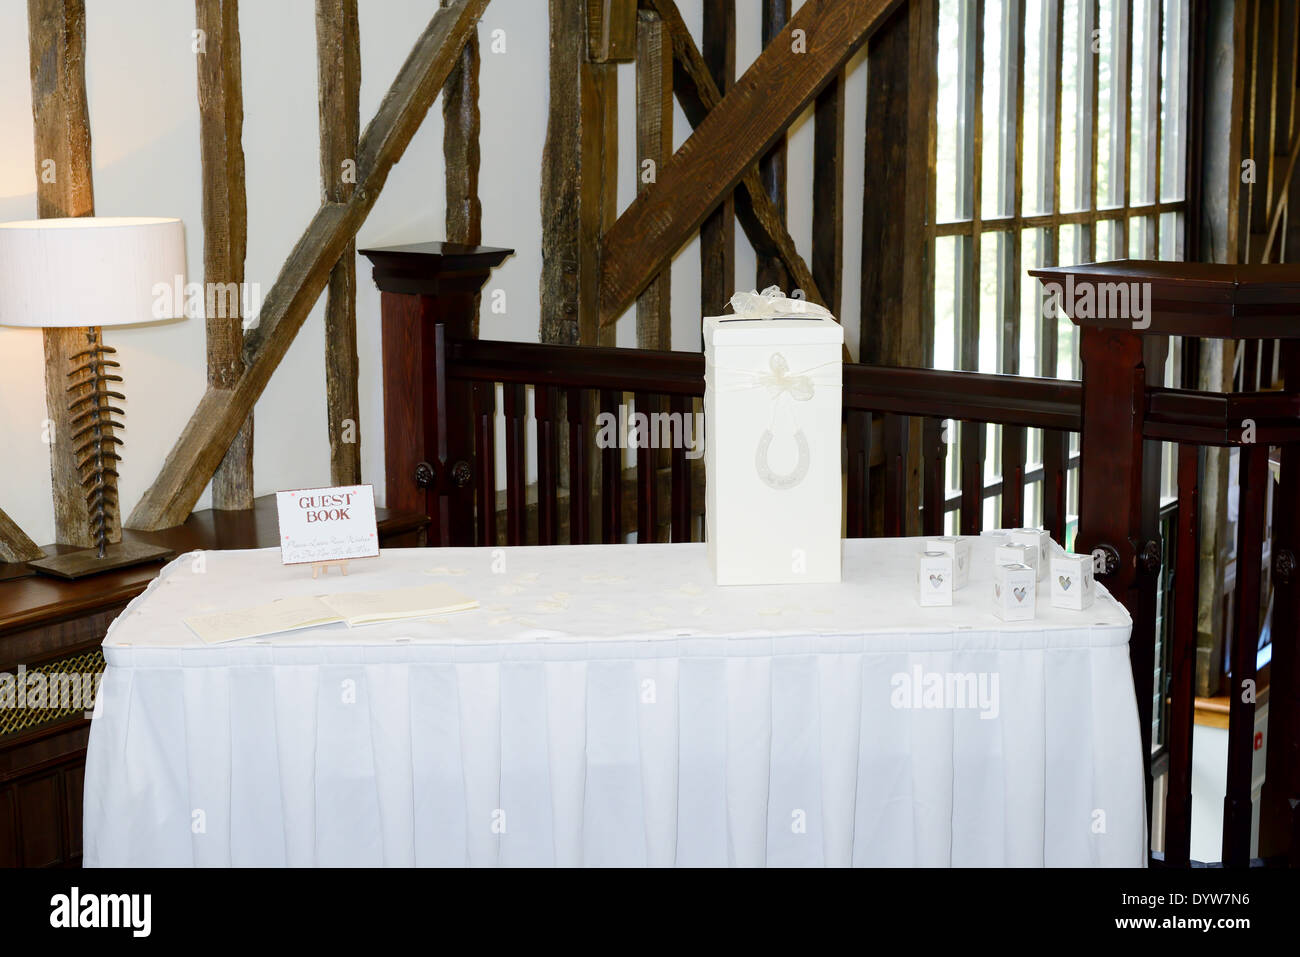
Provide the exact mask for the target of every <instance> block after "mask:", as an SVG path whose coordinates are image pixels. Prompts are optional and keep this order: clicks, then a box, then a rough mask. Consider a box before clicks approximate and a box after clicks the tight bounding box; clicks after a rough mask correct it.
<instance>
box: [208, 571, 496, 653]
mask: <svg viewBox="0 0 1300 957" xmlns="http://www.w3.org/2000/svg"><path fill="white" fill-rule="evenodd" d="M477 607H478V602H477V601H475V600H474V599H473V598H470V597H469V596H468V595H463V594H461V593H460V592H458V591H456V589H454V588H452V587H450V586H448V585H443V584H440V583H435V584H431V585H419V586H417V587H415V588H393V589H389V590H386V591H354V592H342V593H340V594H335V595H319V596H310V595H308V596H302V597H296V598H282V599H280V600H279V601H273V602H271V603H269V604H266V605H254V606H253V607H251V608H236V609H234V610H232V611H223V612H219V613H218V614H215V615H200V616H198V617H195V618H186V619H185V624H187V625H188V626H189V627H190V630H191V631H193V632H194V634H196V635H198V636H199V638H200V639H201V640H202V641H204V642H206V643H207V644H210V645H211V644H219V643H221V642H223V641H238V640H240V639H241V638H261V637H264V636H266V635H276V634H280V633H282V632H286V631H298V630H300V629H302V628H315V627H317V626H319V625H332V624H336V623H338V622H344V623H345V624H347V625H348V626H349V627H353V626H356V625H371V624H375V623H377V622H382V621H403V620H406V619H413V618H430V617H432V616H434V615H445V614H449V613H451V612H456V611H468V610H470V609H471V608H477Z"/></svg>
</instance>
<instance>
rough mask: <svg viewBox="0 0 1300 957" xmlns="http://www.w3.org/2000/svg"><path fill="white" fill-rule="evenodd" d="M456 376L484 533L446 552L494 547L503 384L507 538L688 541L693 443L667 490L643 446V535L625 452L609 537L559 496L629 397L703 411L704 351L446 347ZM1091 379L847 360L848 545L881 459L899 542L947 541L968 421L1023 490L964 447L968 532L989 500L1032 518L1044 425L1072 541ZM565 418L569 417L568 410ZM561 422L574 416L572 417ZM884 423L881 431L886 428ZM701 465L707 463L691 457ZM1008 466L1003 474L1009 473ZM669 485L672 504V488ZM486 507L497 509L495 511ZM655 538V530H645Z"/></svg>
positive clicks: (609, 508)
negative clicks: (1032, 432) (1075, 450)
mask: <svg viewBox="0 0 1300 957" xmlns="http://www.w3.org/2000/svg"><path fill="white" fill-rule="evenodd" d="M446 370H447V376H448V378H449V379H450V380H454V381H459V382H467V383H471V384H472V387H471V388H472V393H473V396H474V413H473V414H474V421H475V432H476V437H477V438H476V442H475V457H476V461H475V462H474V465H473V467H472V471H473V473H474V474H475V475H476V476H477V477H478V478H477V484H476V494H475V514H476V528H475V534H474V537H473V540H472V541H470V540H469V539H468V538H465V539H459V538H456V537H455V536H453V535H452V534H451V531H450V530H448V534H447V536H446V538H445V542H446V544H485V543H495V542H496V541H497V533H496V528H495V523H496V521H497V517H498V516H497V509H496V508H495V503H496V500H497V494H496V487H495V486H496V447H495V439H494V433H493V431H492V423H493V422H494V421H495V418H494V417H495V414H496V411H497V409H496V387H497V386H498V385H500V386H501V388H502V395H503V403H502V405H503V408H502V409H501V411H502V413H503V416H504V420H505V451H506V466H505V475H506V509H505V511H506V525H507V532H506V538H505V540H506V542H507V543H509V544H520V543H523V542H525V541H536V542H538V543H539V544H555V543H557V542H560V541H569V542H588V541H594V540H597V539H598V540H600V541H605V542H614V541H621V540H622V539H623V536H624V534H625V533H628V532H632V531H636V530H640V529H644V528H655V527H657V526H658V516H661V515H670V516H671V517H672V519H671V523H670V525H671V539H672V540H673V541H689V540H690V539H691V538H692V537H693V534H695V533H697V531H698V530H696V531H695V532H693V529H694V526H695V523H692V522H691V521H690V515H691V500H690V495H689V492H690V489H691V487H692V479H691V470H692V461H691V460H690V459H689V458H687V455H686V450H685V449H684V448H673V449H670V450H667V457H668V458H669V460H670V464H669V466H668V468H669V474H670V477H671V481H670V482H669V483H668V484H667V487H666V489H661V484H662V483H661V482H660V481H659V479H658V475H659V472H660V465H659V460H660V457H659V456H658V455H656V454H655V453H656V450H655V449H650V448H647V449H638V450H637V452H638V454H637V467H636V469H635V473H636V479H635V482H636V486H635V488H636V491H635V495H636V502H637V516H638V521H637V524H636V528H624V527H623V524H622V522H621V520H620V519H621V516H622V514H623V508H622V501H621V496H622V495H623V488H622V482H621V481H620V480H618V479H617V478H616V477H621V475H622V474H623V469H622V450H621V449H617V448H608V449H602V450H599V454H600V456H601V458H602V461H601V475H602V484H601V492H600V495H599V496H597V497H596V498H597V500H598V505H597V506H596V507H597V508H598V509H599V511H600V532H599V534H597V533H596V530H595V527H594V524H593V522H592V521H591V517H590V514H589V509H590V508H591V507H592V506H591V504H590V502H589V501H588V496H573V495H569V496H568V507H569V509H570V533H569V536H568V537H567V538H565V537H562V536H561V535H560V534H559V525H560V523H559V520H558V518H559V515H560V512H561V493H562V491H567V490H569V489H571V488H583V487H587V486H588V484H589V481H590V471H591V455H592V454H593V451H592V448H591V439H592V436H593V435H594V434H595V433H596V422H595V416H596V415H597V414H599V413H601V412H609V413H613V414H615V415H617V414H618V408H619V406H620V404H622V403H623V402H624V399H625V396H628V395H630V396H632V398H633V405H634V407H635V409H636V411H640V412H645V411H661V410H666V411H672V412H678V413H687V412H690V411H692V410H693V408H694V404H693V400H694V399H697V398H702V397H703V395H704V357H703V356H702V355H700V354H699V353H687V352H658V351H650V350H642V349H613V348H597V347H590V348H588V347H578V346H554V345H535V344H525V343H513V342H491V341H485V340H472V339H460V340H450V341H448V343H447V361H446ZM528 388H531V390H532V394H533V397H534V420H535V426H534V429H533V443H534V444H533V447H534V448H535V449H536V462H537V480H536V507H535V513H536V518H535V519H534V521H535V523H536V530H535V535H534V534H533V530H532V529H530V528H529V527H528V521H529V513H530V510H529V508H528V501H527V498H528V496H527V493H526V489H527V488H528V484H529V483H528V480H527V472H526V468H527V457H526V448H527V445H528V429H527V411H528V410H527V403H526V391H525V390H526V389H528ZM1081 395H1082V389H1081V387H1080V383H1078V382H1074V381H1060V380H1056V379H1033V378H1026V377H1018V376H1004V375H983V374H978V373H965V372H944V371H937V370H933V369H896V368H881V367H874V366H865V365H859V364H853V363H850V364H848V365H846V366H845V367H844V393H843V396H844V420H845V431H846V442H847V448H848V466H847V472H846V482H847V489H848V495H847V529H848V534H849V536H850V537H864V536H866V535H867V534H868V532H869V529H870V527H871V521H870V514H871V508H872V501H873V499H872V495H871V485H870V483H871V480H872V470H871V465H872V464H873V463H874V464H883V466H884V468H883V469H881V470H879V472H878V473H877V474H878V476H879V478H880V480H881V481H882V482H883V491H882V494H881V495H880V496H879V500H878V503H877V505H878V507H879V508H880V509H882V510H883V515H882V516H881V519H880V521H881V524H882V525H883V528H884V530H885V534H888V535H901V534H904V532H905V530H906V529H907V528H908V527H909V518H910V517H911V516H913V515H915V516H917V517H918V518H919V522H920V526H921V530H922V531H923V532H924V533H925V534H942V531H943V521H944V514H945V513H946V512H947V511H949V510H950V509H949V508H948V499H947V497H946V494H945V493H946V483H945V466H946V455H947V443H946V442H945V441H944V430H945V429H946V428H951V426H949V425H948V422H949V421H952V422H960V423H961V425H962V428H963V429H964V430H966V432H965V434H968V435H976V434H980V435H981V436H982V428H979V427H980V426H982V425H983V424H993V425H1001V426H1003V432H1002V454H1003V462H1004V463H1018V465H1017V466H1016V467H1015V469H1014V470H1013V473H1012V474H1018V475H1019V476H1020V481H1019V482H1002V483H997V485H995V486H993V487H992V491H990V487H989V486H986V485H985V483H984V482H983V481H982V475H983V468H984V455H983V451H984V449H983V444H982V442H980V441H973V440H972V441H965V442H963V443H962V446H961V456H962V464H961V469H962V474H963V475H964V476H971V475H973V476H975V479H974V481H973V482H971V483H964V486H965V485H966V484H969V491H968V492H964V493H963V496H962V498H961V503H960V508H961V527H962V529H963V531H966V532H969V533H978V531H979V528H980V523H981V521H982V515H983V501H984V498H985V497H986V496H987V495H988V494H997V493H1001V494H1002V506H1003V507H1002V524H1003V525H1004V526H1010V527H1015V526H1019V525H1021V524H1023V522H1024V495H1023V483H1024V480H1025V477H1026V476H1025V468H1024V453H1025V441H1024V435H1025V431H1024V430H1025V429H1027V428H1040V429H1043V430H1044V450H1045V454H1044V459H1045V461H1044V464H1043V465H1042V466H1041V467H1040V468H1038V469H1036V470H1035V472H1034V474H1033V476H1031V478H1032V477H1041V479H1042V481H1043V482H1044V483H1045V485H1044V487H1045V488H1046V489H1048V490H1049V494H1048V495H1047V496H1046V499H1047V507H1046V508H1045V515H1046V525H1047V527H1048V528H1049V530H1051V532H1052V534H1053V535H1054V536H1055V537H1056V538H1057V539H1058V540H1061V539H1063V537H1064V534H1065V521H1066V510H1065V473H1066V470H1067V468H1068V467H1069V460H1068V457H1067V454H1066V452H1067V449H1068V448H1069V442H1068V436H1067V434H1066V433H1067V432H1071V431H1074V432H1077V431H1078V430H1079V427H1080V405H1081ZM562 409H564V410H567V411H566V412H564V413H562V412H561V410H562ZM561 415H563V419H562V420H561ZM912 418H918V419H921V420H922V425H921V429H920V436H921V439H920V441H921V443H922V449H921V451H922V463H923V464H922V472H923V474H922V476H921V481H920V486H921V500H920V501H915V500H913V498H914V497H909V482H908V481H907V476H906V475H905V474H904V471H905V469H906V463H907V461H908V445H909V442H910V441H911V438H912V435H913V430H912V428H911V423H910V420H911V419H912ZM877 420H878V424H877ZM566 430H567V439H568V441H567V447H568V453H567V465H568V476H569V479H568V481H567V482H565V481H563V480H562V478H561V475H562V468H561V461H560V438H561V434H562V432H566ZM694 464H695V465H696V466H697V467H702V462H699V461H698V460H697V461H696V462H695V463H694ZM1004 472H1005V469H1004ZM665 491H667V493H668V494H667V496H666V497H665V495H664V492H665ZM484 503H488V504H487V507H484ZM639 537H640V538H641V539H642V540H645V536H639Z"/></svg>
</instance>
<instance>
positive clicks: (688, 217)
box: [600, 0, 899, 325]
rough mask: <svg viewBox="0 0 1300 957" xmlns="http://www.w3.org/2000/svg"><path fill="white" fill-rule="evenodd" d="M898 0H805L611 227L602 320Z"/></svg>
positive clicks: (619, 310)
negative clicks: (715, 107)
mask: <svg viewBox="0 0 1300 957" xmlns="http://www.w3.org/2000/svg"><path fill="white" fill-rule="evenodd" d="M898 3H899V0H807V2H806V3H805V4H804V5H803V6H802V7H800V8H799V11H798V13H796V14H795V15H794V16H793V17H792V18H791V20H790V23H789V24H788V25H787V26H786V28H785V29H784V30H782V31H781V33H780V34H779V35H778V36H777V37H776V39H775V40H773V41H772V43H770V44H769V45H768V47H767V49H765V50H764V51H763V52H762V54H760V55H759V57H758V59H757V60H756V61H754V65H753V66H751V67H750V68H749V70H748V71H746V73H745V75H744V76H743V77H741V78H740V80H739V81H737V83H736V85H735V87H734V88H732V90H731V92H730V93H728V94H727V95H726V97H724V98H723V100H722V102H721V103H720V104H718V108H717V109H715V110H712V111H711V112H710V113H709V115H708V116H706V117H705V118H704V120H703V122H701V123H700V125H699V126H698V127H696V129H695V133H694V134H693V135H692V136H691V137H690V139H688V140H687V141H686V142H685V143H683V144H682V146H681V149H679V150H678V151H677V152H676V153H675V154H674V155H673V158H672V160H671V161H670V162H668V163H666V164H665V165H664V166H663V167H662V168H661V169H660V171H659V177H658V180H657V181H656V182H655V183H654V185H652V186H651V187H650V188H649V189H648V190H646V191H645V192H644V193H642V194H641V195H639V196H638V197H637V198H636V199H635V200H634V201H633V202H632V204H631V205H630V206H628V208H627V209H626V210H625V211H624V213H623V215H622V216H620V217H619V218H618V220H617V221H616V222H615V223H614V225H613V226H612V227H611V228H610V229H609V230H608V231H607V232H606V233H605V237H604V256H603V267H604V275H603V276H602V279H601V296H600V321H601V324H602V325H609V324H612V323H613V322H615V321H616V320H617V319H618V317H619V316H620V315H622V314H623V312H624V310H626V309H627V308H628V306H630V305H631V304H632V301H633V300H634V299H635V298H636V296H637V294H638V293H639V292H640V291H641V290H642V289H644V288H645V286H646V284H647V283H648V282H649V281H650V279H651V278H652V277H653V276H654V275H655V274H656V273H658V272H659V271H660V270H661V269H663V268H664V265H665V264H666V263H667V262H668V261H669V260H670V259H671V258H672V255H673V253H675V252H676V251H677V250H678V249H680V248H681V247H682V245H684V244H685V243H686V241H687V240H688V239H689V238H690V236H691V234H692V233H694V232H695V231H696V230H697V229H699V227H700V224H701V223H702V222H703V221H704V218H705V217H706V216H707V215H708V214H709V213H710V212H711V211H712V210H713V208H714V207H716V206H717V205H718V203H719V202H720V201H721V200H722V197H724V196H725V195H726V194H727V193H729V192H730V191H731V190H733V189H735V187H736V185H737V184H738V183H739V182H740V181H741V180H742V179H743V178H744V175H745V171H746V170H747V169H748V168H749V167H750V166H752V165H753V164H754V162H755V161H756V160H757V159H758V158H759V157H760V156H762V155H764V154H765V153H766V152H767V151H768V150H769V149H770V148H771V147H772V144H773V143H775V142H776V141H777V139H778V138H779V137H780V136H781V135H782V134H783V133H784V131H785V129H786V127H788V126H789V125H790V123H791V122H793V120H794V119H795V117H797V116H798V115H799V114H800V113H801V112H802V111H803V109H804V107H806V106H807V105H808V104H809V103H810V102H811V101H812V99H813V97H814V96H816V95H817V93H818V92H819V91H820V90H821V88H822V87H823V86H825V85H826V84H827V83H828V82H830V80H831V79H832V78H833V77H834V76H835V75H836V74H837V73H838V72H839V71H840V69H841V68H842V67H843V66H844V64H845V63H846V62H847V61H848V59H849V57H850V56H852V55H853V52H854V51H855V50H856V49H857V48H858V46H859V45H860V44H861V43H862V41H863V40H864V39H865V38H866V36H867V34H868V33H869V32H870V31H871V30H873V29H874V28H875V27H876V26H878V25H879V24H880V22H881V21H882V20H883V18H884V17H885V15H886V14H888V13H889V12H890V11H891V10H892V9H894V7H896V6H897V5H898ZM796 31H799V32H798V33H797V34H796Z"/></svg>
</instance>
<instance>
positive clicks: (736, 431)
mask: <svg viewBox="0 0 1300 957" xmlns="http://www.w3.org/2000/svg"><path fill="white" fill-rule="evenodd" d="M810 308H811V307H810ZM843 348H844V329H843V327H841V326H840V324H839V323H837V322H836V321H835V320H834V319H832V318H829V317H827V316H817V315H809V316H807V317H804V318H773V319H744V318H742V319H737V318H734V317H732V316H712V317H707V318H705V320H704V418H705V433H706V437H705V446H704V469H705V476H706V485H705V524H706V532H707V542H708V553H709V562H710V564H711V565H712V566H713V574H714V580H715V581H716V582H717V583H718V584H719V585H780V584H796V583H822V582H838V581H839V580H840V503H841V501H842V486H843V480H842V478H841V472H840V391H841V385H842V374H843V368H842V367H843V359H842V350H843Z"/></svg>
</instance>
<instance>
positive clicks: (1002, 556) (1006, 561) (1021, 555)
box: [993, 542, 1041, 581]
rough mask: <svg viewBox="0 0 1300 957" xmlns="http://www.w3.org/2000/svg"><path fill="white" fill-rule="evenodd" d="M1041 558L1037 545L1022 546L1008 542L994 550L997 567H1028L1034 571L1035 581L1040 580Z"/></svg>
mask: <svg viewBox="0 0 1300 957" xmlns="http://www.w3.org/2000/svg"><path fill="white" fill-rule="evenodd" d="M1040 559H1041V556H1039V554H1038V547H1037V546H1036V545H1021V544H1017V543H1014V542H1008V543H1007V544H1005V545H998V546H997V547H995V548H994V549H993V564H995V565H1028V566H1029V567H1030V568H1032V569H1033V570H1034V580H1035V581H1037V580H1038V565H1039V561H1040Z"/></svg>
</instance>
